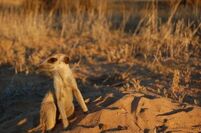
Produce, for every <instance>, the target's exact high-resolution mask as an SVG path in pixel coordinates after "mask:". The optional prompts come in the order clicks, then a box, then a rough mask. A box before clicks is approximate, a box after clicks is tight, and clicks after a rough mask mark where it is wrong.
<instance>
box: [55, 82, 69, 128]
mask: <svg viewBox="0 0 201 133" xmlns="http://www.w3.org/2000/svg"><path fill="white" fill-rule="evenodd" d="M58 82H59V81H58ZM58 82H56V84H55V92H56V99H57V106H58V109H59V113H60V116H61V119H62V123H63V127H64V128H67V127H68V125H69V122H68V119H67V115H66V111H65V106H64V105H65V103H64V101H65V99H63V96H62V89H63V87H62V86H61V84H60V85H59V84H57V83H58ZM64 98H65V97H64Z"/></svg>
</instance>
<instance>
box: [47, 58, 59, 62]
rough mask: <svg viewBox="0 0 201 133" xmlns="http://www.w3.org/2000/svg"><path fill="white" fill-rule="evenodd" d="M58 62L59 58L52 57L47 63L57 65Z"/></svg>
mask: <svg viewBox="0 0 201 133" xmlns="http://www.w3.org/2000/svg"><path fill="white" fill-rule="evenodd" d="M56 61H57V58H54V57H52V58H50V59H49V60H48V61H47V62H48V63H55V62H56Z"/></svg>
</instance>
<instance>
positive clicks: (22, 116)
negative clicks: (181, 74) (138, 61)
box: [0, 64, 201, 133]
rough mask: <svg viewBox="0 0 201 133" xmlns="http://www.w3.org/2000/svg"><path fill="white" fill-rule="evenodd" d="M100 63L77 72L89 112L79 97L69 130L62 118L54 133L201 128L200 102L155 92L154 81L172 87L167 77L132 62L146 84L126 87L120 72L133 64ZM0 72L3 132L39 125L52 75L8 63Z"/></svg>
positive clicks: (0, 125) (0, 128)
mask: <svg viewBox="0 0 201 133" xmlns="http://www.w3.org/2000/svg"><path fill="white" fill-rule="evenodd" d="M98 66H99V67H98ZM98 66H92V67H87V66H83V68H81V69H80V70H77V71H76V77H77V81H78V86H79V88H80V90H81V92H82V93H83V96H84V98H85V100H86V102H87V106H88V108H89V113H88V114H84V113H83V112H82V111H81V108H80V106H79V105H78V104H77V102H76V101H75V114H74V115H73V116H72V117H71V118H70V127H69V128H68V130H63V129H62V124H61V121H57V124H56V126H55V128H54V129H53V131H52V132H53V133H57V132H63V133H71V132H72V133H78V132H80V133H89V132H91V133H109V132H120V133H124V132H125V133H133V132H144V133H152V132H154V133H155V132H178V133H181V132H184V133H185V132H192V133H193V132H201V119H200V118H201V108H200V107H199V106H197V105H193V104H191V103H190V102H188V103H187V102H182V103H179V102H177V101H175V100H172V99H169V98H165V97H164V96H161V95H159V94H156V93H155V92H154V90H155V88H154V86H158V87H161V88H163V87H168V86H169V84H170V79H169V78H168V77H163V76H161V75H156V74H154V73H151V72H149V71H148V70H146V69H145V68H143V67H140V66H137V65H136V66H133V67H134V68H133V71H131V72H130V73H132V76H133V77H135V78H137V79H144V80H142V84H143V85H144V86H145V87H146V88H147V90H143V91H139V90H138V91H137V90H136V88H135V87H133V86H130V87H127V88H126V87H125V82H124V80H122V79H121V78H119V75H118V73H121V71H125V70H127V69H128V68H130V67H129V66H126V65H118V66H115V64H107V65H102V66H100V65H98ZM110 69H111V70H110ZM117 70H118V72H117ZM108 75H110V76H108ZM0 77H1V78H0V84H1V86H0V94H1V98H0V100H1V101H0V132H1V133H21V132H27V130H28V129H31V128H33V127H35V126H37V124H38V123H39V109H40V102H41V100H42V98H43V96H44V94H45V93H46V92H47V90H48V88H50V87H52V84H51V83H52V82H51V79H49V78H47V77H44V76H41V75H37V74H30V75H25V74H23V73H21V74H17V75H15V74H14V72H13V69H12V68H11V67H9V66H2V67H1V68H0ZM159 83H160V84H159ZM157 84H159V85H157Z"/></svg>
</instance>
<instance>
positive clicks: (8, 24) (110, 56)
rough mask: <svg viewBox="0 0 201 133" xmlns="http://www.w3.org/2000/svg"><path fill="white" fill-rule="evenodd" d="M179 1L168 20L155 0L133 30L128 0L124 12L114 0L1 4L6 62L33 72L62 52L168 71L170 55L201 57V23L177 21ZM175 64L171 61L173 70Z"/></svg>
mask: <svg viewBox="0 0 201 133" xmlns="http://www.w3.org/2000/svg"><path fill="white" fill-rule="evenodd" d="M37 2H38V3H37ZM179 2H180V1H179ZM179 2H178V4H176V6H175V7H174V8H172V11H171V14H170V16H169V17H168V19H167V21H166V22H161V21H160V20H161V18H160V17H158V16H159V15H158V12H157V10H158V6H159V5H157V1H155V3H153V6H151V9H149V6H148V10H147V9H143V10H144V15H143V16H140V21H139V24H138V26H137V28H136V29H135V31H134V32H131V33H126V32H125V28H126V26H127V23H128V22H129V21H130V20H129V18H131V17H132V11H127V10H125V5H123V4H122V6H121V7H120V9H119V11H117V10H112V9H110V7H109V6H108V5H110V6H112V3H111V2H109V3H108V2H107V1H101V2H100V1H98V0H95V1H91V0H88V1H87V3H83V2H82V1H79V0H77V1H74V2H71V1H70V0H58V1H56V3H54V4H53V3H45V2H43V3H41V2H40V1H35V2H30V1H25V2H24V4H23V6H21V7H20V8H19V9H18V8H14V9H10V10H7V9H1V10H0V38H1V41H0V64H11V65H13V66H14V67H15V68H16V72H17V71H30V70H32V68H33V66H34V65H36V64H38V63H39V62H40V60H41V58H43V57H45V56H47V55H49V54H51V53H52V52H56V51H62V52H64V53H66V54H68V55H69V56H70V57H76V56H80V57H83V58H86V59H87V61H88V62H90V63H93V62H96V61H97V58H102V59H105V61H107V62H115V63H123V62H127V63H128V62H132V61H133V60H138V61H139V62H142V64H146V66H147V67H150V68H151V69H152V68H153V69H156V70H159V71H162V72H167V71H168V69H167V68H170V67H169V66H167V63H166V62H167V61H169V60H171V61H173V62H176V63H177V62H183V63H188V62H189V61H190V58H191V57H192V56H193V57H197V58H199V50H198V49H200V38H199V36H198V34H197V31H199V30H200V27H201V23H198V24H194V22H193V21H191V22H190V23H186V22H185V20H184V19H183V18H181V19H179V20H177V21H175V20H174V19H175V18H174V17H175V15H176V14H177V13H178V12H179V11H178V8H179V6H178V5H179ZM97 5H99V6H97ZM150 11H151V12H150ZM116 14H118V15H119V16H120V17H121V18H122V19H120V20H118V21H119V22H118V23H119V26H118V27H117V28H112V27H113V25H114V21H113V20H112V19H113V18H114V16H115V15H116ZM139 57H140V58H139ZM174 69H175V68H174V67H172V66H171V69H170V71H168V72H174Z"/></svg>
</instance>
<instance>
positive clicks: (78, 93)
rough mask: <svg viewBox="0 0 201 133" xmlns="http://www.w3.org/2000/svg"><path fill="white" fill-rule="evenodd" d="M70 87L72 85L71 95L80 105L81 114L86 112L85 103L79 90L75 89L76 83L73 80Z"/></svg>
mask: <svg viewBox="0 0 201 133" xmlns="http://www.w3.org/2000/svg"><path fill="white" fill-rule="evenodd" d="M72 85H73V89H72V91H73V94H74V96H75V98H76V99H77V101H78V103H79V104H80V106H81V108H82V110H83V112H88V108H87V106H86V103H85V102H84V98H83V96H82V94H81V92H80V90H79V89H78V87H77V83H76V81H75V79H73V84H72Z"/></svg>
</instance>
